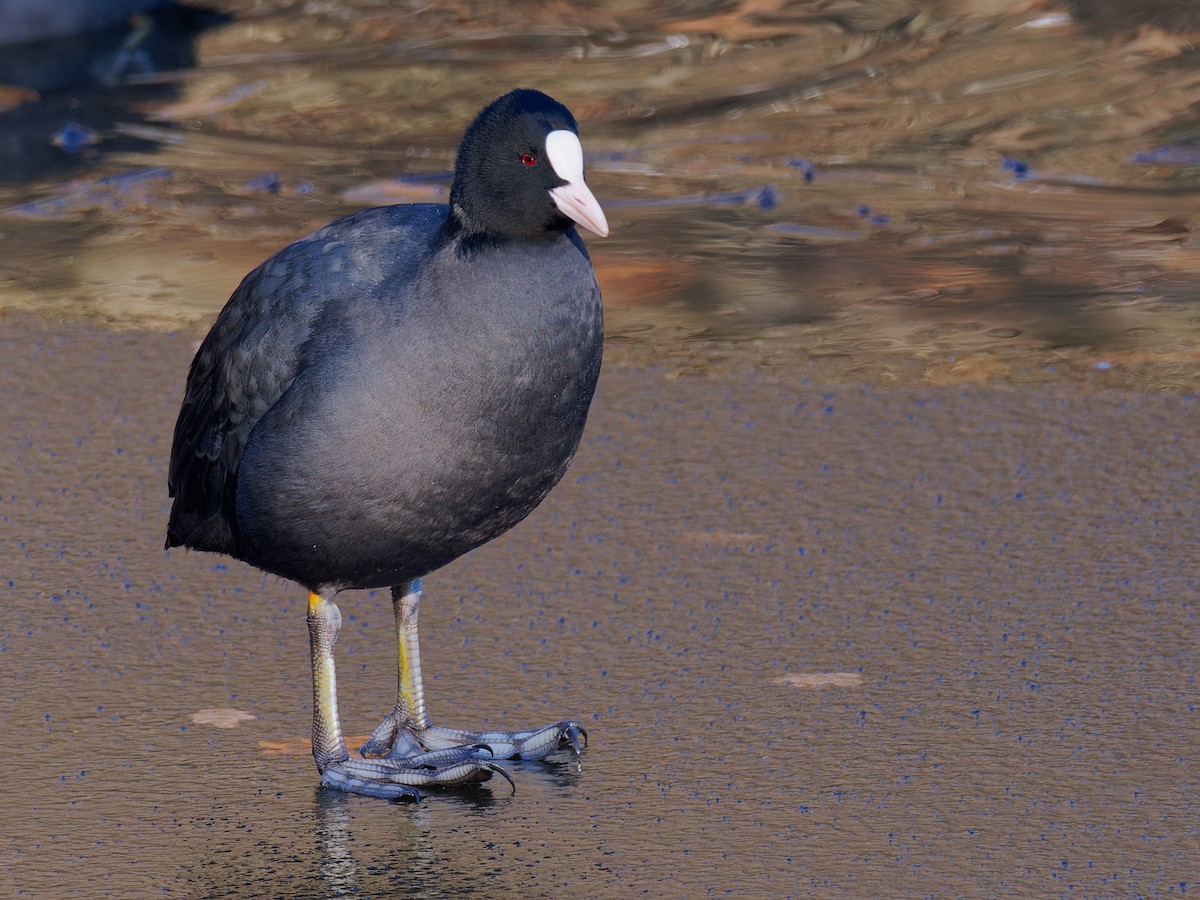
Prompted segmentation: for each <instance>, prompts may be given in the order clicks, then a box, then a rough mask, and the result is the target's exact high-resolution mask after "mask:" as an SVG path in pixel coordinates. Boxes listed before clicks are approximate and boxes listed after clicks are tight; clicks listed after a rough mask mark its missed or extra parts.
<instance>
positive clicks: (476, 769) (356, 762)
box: [308, 591, 512, 800]
mask: <svg viewBox="0 0 1200 900" xmlns="http://www.w3.org/2000/svg"><path fill="white" fill-rule="evenodd" d="M333 594H334V592H333V591H323V592H320V593H318V592H315V591H310V592H309V595H308V637H309V642H310V646H311V651H312V672H313V735H312V749H313V759H315V760H316V762H317V770H318V771H319V772H320V773H321V783H322V784H325V785H328V786H329V787H333V788H337V789H338V790H342V791H349V792H350V793H354V794H367V795H369V796H372V797H383V798H387V799H407V800H416V799H419V798H420V796H421V794H420V792H419V791H418V790H417V788H418V787H423V786H425V785H431V784H437V785H448V784H464V783H467V782H474V781H487V780H488V779H489V778H491V777H492V775H493V774H494V773H497V772H498V773H499V774H500V775H501V776H503V777H504V778H505V779H507V780H508V781H509V783H510V784H511V783H512V779H511V778H509V777H508V773H506V772H505V771H504V770H503V769H501V768H500V767H499V766H497V765H495V764H494V763H490V762H487V761H485V760H480V759H476V758H475V754H474V748H472V747H463V748H456V749H450V750H438V751H435V752H432V753H429V752H425V751H421V752H420V753H418V754H410V755H408V756H407V757H406V758H404V759H387V760H374V759H351V758H350V754H349V753H347V752H346V742H345V740H344V739H343V737H342V726H341V720H340V719H339V718H338V703H337V675H336V673H335V671H334V664H333V645H334V643H335V642H336V641H337V637H338V632H339V631H340V630H341V627H342V614H341V611H340V610H339V609H338V608H337V604H336V603H334V602H333Z"/></svg>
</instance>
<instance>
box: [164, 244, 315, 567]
mask: <svg viewBox="0 0 1200 900" xmlns="http://www.w3.org/2000/svg"><path fill="white" fill-rule="evenodd" d="M319 234H320V232H318V235H319ZM328 243H329V242H328V241H326V240H321V239H319V238H318V236H317V235H314V236H312V237H311V238H309V239H307V240H304V241H300V242H297V243H295V244H292V245H291V246H289V247H287V248H285V249H284V250H282V251H280V252H279V253H277V254H276V255H275V256H273V257H271V258H270V259H269V260H267V261H266V262H265V263H263V264H262V265H261V266H259V267H258V268H257V269H255V270H254V271H253V272H251V273H250V274H249V275H247V276H246V277H245V279H243V281H242V283H241V284H240V285H239V286H238V288H237V290H236V291H234V293H233V296H232V297H230V299H229V302H228V303H227V304H226V305H225V308H224V309H223V310H222V311H221V314H220V316H218V318H217V321H216V323H215V324H214V325H213V328H212V330H211V331H210V332H209V334H208V337H206V338H205V340H204V343H202V344H201V345H200V349H199V350H198V351H197V352H196V356H195V358H194V359H193V360H192V366H191V369H190V371H189V372H188V381H187V391H186V393H185V395H184V399H183V406H182V408H181V409H180V411H179V419H178V421H177V422H176V424H175V436H174V439H173V442H172V446H171V463H170V468H169V470H168V475H167V488H168V491H169V492H170V495H171V496H172V497H174V498H175V502H174V504H173V506H172V508H171V518H170V523H169V524H168V526H167V546H168V547H172V546H176V545H179V544H184V545H186V546H189V547H192V548H195V549H198V550H216V551H220V552H224V553H232V552H234V547H233V543H234V532H233V521H234V518H233V502H234V496H235V491H236V486H237V480H236V477H237V468H238V463H239V462H240V460H241V458H242V451H243V450H244V449H245V447H246V442H247V441H248V440H249V438H250V432H251V431H252V430H253V429H254V426H255V425H256V424H257V423H258V421H259V419H261V418H262V417H263V416H264V415H265V414H266V413H267V411H268V410H270V409H271V407H272V406H274V405H275V404H276V403H277V402H278V401H279V398H280V397H282V396H283V394H284V392H285V391H286V390H287V389H288V387H289V386H290V385H291V383H292V382H293V381H294V380H295V378H296V375H297V373H298V371H299V369H300V364H301V358H302V354H303V352H304V347H305V343H306V342H307V340H308V338H309V334H310V332H311V330H312V327H313V322H314V321H315V320H316V319H317V317H318V316H319V315H320V314H321V311H322V309H323V308H324V306H325V304H326V303H327V302H328V300H329V297H328V296H327V295H326V294H325V293H324V292H323V291H322V290H321V286H320V284H319V279H317V278H316V277H315V276H316V275H317V274H318V272H319V269H318V266H319V264H320V258H321V255H322V250H323V249H325V248H327V246H328Z"/></svg>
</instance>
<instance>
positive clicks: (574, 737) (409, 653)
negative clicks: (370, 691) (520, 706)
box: [362, 578, 587, 760]
mask: <svg viewBox="0 0 1200 900" xmlns="http://www.w3.org/2000/svg"><path fill="white" fill-rule="evenodd" d="M420 608H421V579H420V578H417V579H414V580H413V581H410V582H408V583H407V584H400V585H396V586H395V587H394V588H392V609H393V610H394V611H395V614H396V664H397V669H396V705H395V707H394V708H393V709H392V711H391V712H390V713H388V714H387V715H386V716H385V717H384V719H383V722H381V723H380V725H379V727H378V728H376V729H375V730H374V731H373V732H372V733H371V737H370V738H369V739H368V740H367V742H366V743H365V744H364V745H363V747H362V754H363V756H371V757H377V758H384V759H388V760H395V759H410V758H412V757H413V756H414V755H419V754H422V753H427V752H438V751H442V752H454V751H461V750H464V749H469V750H470V751H471V753H472V755H474V756H478V757H483V758H487V757H493V758H495V759H518V758H520V759H542V758H543V757H545V756H549V755H550V754H551V753H553V752H554V751H555V750H560V749H566V748H570V749H571V750H573V751H574V753H575V755H576V756H579V754H580V751H581V749H582V747H586V746H587V732H586V731H584V729H583V726H582V725H580V724H579V723H578V722H555V723H553V724H552V725H546V726H544V727H542V728H535V729H532V730H529V731H464V730H460V729H457V728H440V727H437V726H435V725H430V724H429V715H428V714H427V713H426V711H425V686H424V684H423V682H422V681H421V649H420V646H419V644H418V641H417V614H418V613H419V611H420Z"/></svg>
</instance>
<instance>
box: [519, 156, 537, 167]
mask: <svg viewBox="0 0 1200 900" xmlns="http://www.w3.org/2000/svg"><path fill="white" fill-rule="evenodd" d="M521 162H523V163H525V165H527V166H536V165H537V157H536V156H534V155H533V154H532V153H522V154H521Z"/></svg>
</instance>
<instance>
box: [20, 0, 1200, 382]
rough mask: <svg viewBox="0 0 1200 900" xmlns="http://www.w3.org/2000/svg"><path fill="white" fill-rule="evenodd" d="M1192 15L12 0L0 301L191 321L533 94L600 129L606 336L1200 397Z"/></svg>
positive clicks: (865, 368) (389, 197)
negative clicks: (478, 122)
mask: <svg viewBox="0 0 1200 900" xmlns="http://www.w3.org/2000/svg"><path fill="white" fill-rule="evenodd" d="M1198 10H1200V7H1197V6H1196V5H1194V4H1184V3H1175V2H1145V0H1104V2H1088V3H1083V2H1079V3H1073V2H1069V0H935V2H918V0H859V2H856V0H791V2H789V0H722V2H700V0H691V2H688V0H677V2H667V3H653V4H650V3H638V2H601V3H582V2H568V0H546V2H524V0H518V2H504V3H491V2H483V0H476V2H471V0H466V2H458V3H439V4H427V3H423V2H378V0H376V2H370V0H308V2H288V0H207V2H204V3H203V4H201V3H196V4H194V5H193V4H189V5H184V4H176V3H165V2H156V0H109V2H103V3H101V2H76V0H36V2H28V0H0V309H3V310H6V311H11V310H17V309H21V310H35V311H37V312H39V313H41V314H49V315H53V316H63V317H69V318H75V317H87V318H89V319H93V320H98V321H102V322H104V323H107V324H111V325H113V326H117V327H127V326H136V327H139V328H146V327H149V328H152V329H158V328H167V329H178V328H181V327H182V328H195V329H197V330H198V331H199V330H200V329H202V328H203V327H205V326H206V325H207V323H208V322H210V321H211V319H212V318H213V316H214V315H215V314H216V312H217V310H218V309H219V308H220V307H221V305H222V304H223V303H224V301H225V300H226V299H227V297H228V296H229V294H230V292H231V291H232V289H233V288H234V287H235V286H236V284H237V282H238V281H239V280H240V278H241V276H242V275H243V274H245V272H247V271H248V270H249V269H250V268H252V267H253V266H254V265H256V264H257V263H258V262H259V261H261V260H262V259H263V258H264V257H265V256H267V255H268V254H270V253H271V252H273V251H274V250H276V249H278V248H279V247H281V246H282V245H284V244H286V243H288V242H290V241H291V240H293V239H295V238H296V237H298V236H300V235H301V234H304V233H306V232H307V231H309V230H311V229H313V228H315V227H317V226H318V225H320V224H322V223H324V222H326V221H328V220H329V219H332V218H334V217H336V216H338V215H341V214H344V213H347V212H350V211H352V210H354V209H357V208H361V207H364V206H369V205H375V204H382V203H394V202H408V201H438V200H442V199H444V198H445V196H446V193H447V188H448V173H449V171H450V169H451V167H452V163H453V154H454V149H455V146H456V143H457V141H458V138H459V137H460V136H461V133H462V131H463V129H464V128H465V126H466V124H467V123H468V121H469V120H470V118H471V117H472V116H473V114H474V113H475V112H476V111H477V110H478V108H479V107H480V106H481V105H482V104H483V103H484V102H486V101H487V100H489V99H491V98H492V97H494V96H496V95H498V94H500V93H502V92H504V91H506V90H508V89H510V88H512V87H513V86H518V85H523V86H530V87H538V88H541V89H543V90H546V91H547V92H549V93H551V94H553V95H554V96H556V97H557V98H558V99H560V100H561V101H563V102H564V103H566V104H567V105H568V106H570V107H571V108H572V109H573V110H574V111H575V113H576V114H577V116H578V117H579V120H580V123H581V129H582V133H583V139H584V147H585V151H586V152H587V153H588V178H589V182H590V183H591V184H592V186H593V188H594V190H595V192H596V194H597V196H598V197H599V198H600V199H601V201H602V203H603V204H604V205H605V207H606V209H607V211H608V213H609V219H610V222H611V223H612V226H613V233H612V236H611V237H610V238H608V239H607V240H604V241H601V240H592V241H590V244H589V245H590V247H591V249H592V251H593V255H594V258H595V263H596V268H597V270H598V273H599V278H600V282H601V285H602V287H603V289H604V293H605V299H606V302H607V305H608V308H609V320H608V324H609V332H610V335H611V338H612V342H611V343H612V345H613V351H612V352H615V353H619V354H627V355H628V356H629V358H631V359H635V360H638V361H643V362H644V361H648V360H652V361H655V362H657V363H659V364H662V365H666V366H670V367H684V368H688V367H696V366H700V367H703V366H705V365H706V364H708V362H710V361H712V360H713V359H715V358H722V359H727V358H734V359H737V360H743V361H745V362H746V363H747V364H750V365H754V366H769V367H772V366H773V367H791V366H794V365H795V364H796V362H797V360H800V359H811V360H818V359H819V360H821V361H823V362H824V363H827V364H828V366H829V371H831V372H832V373H834V376H835V377H838V376H839V375H845V376H846V377H849V378H853V379H867V380H872V381H879V380H883V381H905V380H912V379H918V380H924V381H932V382H935V383H937V382H944V381H960V380H967V381H976V382H986V381H992V380H996V379H1008V380H1015V381H1022V380H1039V379H1046V378H1061V377H1063V376H1064V375H1069V376H1076V375H1077V376H1079V377H1085V378H1100V379H1103V380H1104V381H1105V383H1114V384H1115V383H1124V384H1131V385H1135V386H1140V387H1151V388H1166V389H1173V388H1183V389H1190V388H1193V387H1194V386H1195V385H1196V383H1197V382H1196V378H1197V374H1198V372H1200V366H1198V362H1200V306H1198V298H1200V290H1198V287H1200V284H1198V282H1200V254H1198V252H1197V245H1196V239H1195V236H1194V233H1193V226H1194V222H1195V216H1196V211H1197V185H1198V184H1200V125H1198V122H1200V116H1198V112H1197V110H1198V109H1200V107H1198V106H1197V104H1198V102H1200V51H1197V50H1196V49H1195V48H1194V46H1193V42H1194V40H1195V38H1196V37H1197V35H1198V34H1200V11H1198ZM618 348H619V349H618Z"/></svg>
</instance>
